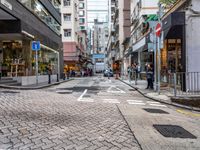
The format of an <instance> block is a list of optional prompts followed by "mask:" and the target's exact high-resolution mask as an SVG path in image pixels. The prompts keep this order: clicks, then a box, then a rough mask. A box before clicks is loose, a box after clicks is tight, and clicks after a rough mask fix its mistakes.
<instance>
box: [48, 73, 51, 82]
mask: <svg viewBox="0 0 200 150" xmlns="http://www.w3.org/2000/svg"><path fill="white" fill-rule="evenodd" d="M48 84H51V75H50V74H48Z"/></svg>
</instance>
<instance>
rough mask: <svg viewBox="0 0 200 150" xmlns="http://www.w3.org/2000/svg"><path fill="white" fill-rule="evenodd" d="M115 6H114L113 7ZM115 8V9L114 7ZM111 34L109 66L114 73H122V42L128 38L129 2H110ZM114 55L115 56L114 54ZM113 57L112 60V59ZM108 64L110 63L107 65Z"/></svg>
mask: <svg viewBox="0 0 200 150" xmlns="http://www.w3.org/2000/svg"><path fill="white" fill-rule="evenodd" d="M114 4H115V5H114ZM114 6H115V7H114ZM110 16H111V21H112V22H113V23H111V32H110V36H111V37H110V38H109V39H110V41H109V42H108V43H111V44H109V47H108V51H109V54H108V55H109V56H111V57H112V59H111V60H112V63H113V65H112V64H111V66H113V69H114V70H116V71H120V72H121V71H122V72H123V71H124V65H125V64H126V63H127V62H124V60H123V59H124V41H125V40H126V39H127V38H129V37H130V1H126V0H115V1H114V0H113V1H111V15H110ZM114 53H115V54H114ZM113 56H114V58H113ZM109 64H110V63H109Z"/></svg>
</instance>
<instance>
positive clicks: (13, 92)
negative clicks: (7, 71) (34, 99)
mask: <svg viewBox="0 0 200 150" xmlns="http://www.w3.org/2000/svg"><path fill="white" fill-rule="evenodd" d="M1 93H8V94H16V93H20V92H17V91H1Z"/></svg>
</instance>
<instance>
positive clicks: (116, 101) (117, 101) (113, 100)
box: [103, 99, 120, 104]
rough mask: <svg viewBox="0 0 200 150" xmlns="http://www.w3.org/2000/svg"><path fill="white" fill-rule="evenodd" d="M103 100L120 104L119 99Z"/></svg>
mask: <svg viewBox="0 0 200 150" xmlns="http://www.w3.org/2000/svg"><path fill="white" fill-rule="evenodd" d="M103 102H104V103H116V104H119V103H120V102H119V100H117V99H103Z"/></svg>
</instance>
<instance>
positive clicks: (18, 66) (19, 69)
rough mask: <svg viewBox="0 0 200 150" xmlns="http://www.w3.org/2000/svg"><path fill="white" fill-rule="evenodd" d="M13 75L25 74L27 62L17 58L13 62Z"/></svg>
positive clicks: (11, 73)
mask: <svg viewBox="0 0 200 150" xmlns="http://www.w3.org/2000/svg"><path fill="white" fill-rule="evenodd" d="M9 74H10V76H11V77H18V76H24V75H25V62H24V61H21V62H20V60H19V59H18V60H15V61H14V62H13V63H12V64H11V72H10V73H9Z"/></svg>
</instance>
